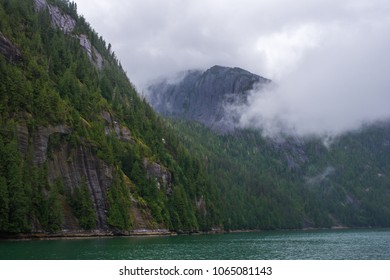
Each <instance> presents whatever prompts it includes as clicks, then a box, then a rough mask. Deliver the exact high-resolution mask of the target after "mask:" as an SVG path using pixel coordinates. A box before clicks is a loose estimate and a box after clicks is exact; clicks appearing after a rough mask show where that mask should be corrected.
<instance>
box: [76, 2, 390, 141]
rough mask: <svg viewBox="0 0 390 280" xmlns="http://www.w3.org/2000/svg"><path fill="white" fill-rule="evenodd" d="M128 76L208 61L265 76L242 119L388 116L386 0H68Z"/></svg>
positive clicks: (325, 124)
mask: <svg viewBox="0 0 390 280" xmlns="http://www.w3.org/2000/svg"><path fill="white" fill-rule="evenodd" d="M75 2H76V3H77V5H78V11H79V13H80V14H82V15H84V16H85V18H86V19H87V21H88V22H90V23H91V25H92V27H93V28H94V29H95V30H96V31H97V32H98V33H99V34H100V35H102V36H103V37H104V38H105V40H106V42H110V43H111V44H112V46H113V50H114V51H115V53H116V54H117V56H118V58H119V59H120V61H121V63H122V65H123V67H124V68H125V70H126V71H127V74H128V76H129V78H130V80H131V81H132V82H133V83H134V84H135V85H136V86H137V88H138V89H139V90H140V91H142V88H143V87H144V85H145V83H147V82H148V81H150V80H153V79H155V78H158V77H161V76H165V75H171V74H173V73H175V72H178V71H182V70H187V69H193V68H201V69H207V68H209V67H211V66H213V65H215V64H219V65H223V66H232V67H233V66H237V67H241V68H244V69H246V70H249V71H251V72H253V73H256V74H259V75H262V76H264V77H267V78H271V79H273V80H274V81H275V83H276V84H277V86H276V87H274V88H273V89H272V90H269V91H267V92H265V93H264V92H263V93H258V92H255V91H254V92H253V94H252V96H251V101H252V106H250V107H249V108H245V110H244V112H245V113H243V116H242V124H243V125H244V126H248V125H249V126H261V127H265V128H266V129H268V130H269V131H270V133H272V130H275V128H277V127H279V126H278V125H277V124H279V123H282V124H283V127H288V128H289V129H291V130H294V131H296V132H297V133H299V134H306V133H339V132H341V131H344V130H345V129H354V128H357V127H358V126H359V125H360V124H361V123H362V122H366V121H368V122H370V121H373V120H376V119H381V118H386V117H389V116H390V106H389V104H390V92H389V89H390V75H389V74H390V1H388V0H344V1H343V0H317V1H314V0H295V1H287V0H286V1H282V0H272V1H271V0H268V1H265V0H264V1H263V0H237V1H233V0H191V1H190V0H164V1H156V0H110V1H107V0H76V1H75Z"/></svg>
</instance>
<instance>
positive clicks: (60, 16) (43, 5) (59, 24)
mask: <svg viewBox="0 0 390 280" xmlns="http://www.w3.org/2000/svg"><path fill="white" fill-rule="evenodd" d="M34 3H35V8H36V10H37V11H42V10H45V9H47V11H48V12H49V15H50V19H51V23H52V25H53V26H54V27H56V28H58V29H60V30H61V31H62V32H64V33H65V34H69V35H73V36H75V37H77V38H78V39H79V41H80V46H81V47H82V48H83V49H84V50H85V51H86V53H87V55H88V58H89V60H90V61H91V62H92V63H93V64H94V65H95V66H96V67H97V68H99V69H101V68H103V66H104V58H103V56H102V55H101V54H100V53H99V51H98V50H97V49H96V48H95V47H94V46H93V45H92V43H91V41H90V40H89V39H88V36H87V35H85V34H80V35H77V34H72V31H73V30H74V29H75V28H76V24H77V22H76V20H75V19H74V18H73V17H72V16H70V15H68V14H66V13H64V12H63V11H61V10H60V9H59V8H58V7H57V6H55V5H50V4H48V3H47V1H46V0H34Z"/></svg>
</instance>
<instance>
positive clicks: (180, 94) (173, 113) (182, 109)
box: [148, 65, 270, 132]
mask: <svg viewBox="0 0 390 280" xmlns="http://www.w3.org/2000/svg"><path fill="white" fill-rule="evenodd" d="M183 74H184V76H181V77H180V79H177V81H176V83H174V82H172V80H168V79H163V80H160V81H159V82H156V83H154V84H152V85H150V86H149V87H148V93H149V94H148V100H149V102H150V103H151V105H152V106H153V107H154V108H155V110H156V111H157V112H159V113H160V114H162V115H165V116H170V117H176V118H181V119H187V120H195V121H198V122H200V123H203V124H205V125H206V126H208V127H210V128H212V129H213V130H215V131H218V132H228V131H231V130H234V128H235V125H236V121H235V119H234V116H231V115H228V114H227V112H226V110H225V108H226V105H227V104H231V103H235V104H236V103H237V104H242V103H245V102H247V97H248V94H249V92H250V91H251V90H252V89H253V88H254V87H255V86H259V87H262V86H263V85H265V84H268V83H269V82H270V80H268V79H266V78H264V77H261V76H259V75H256V74H253V73H251V72H249V71H246V70H244V69H241V68H238V67H225V66H220V65H215V66H213V67H211V68H209V69H207V70H205V71H186V72H183Z"/></svg>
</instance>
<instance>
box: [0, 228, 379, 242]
mask: <svg viewBox="0 0 390 280" xmlns="http://www.w3.org/2000/svg"><path fill="white" fill-rule="evenodd" d="M354 229H386V227H356V228H355V227H345V226H334V227H330V228H312V227H310V228H301V229H274V230H264V229H243V230H220V229H219V230H215V229H214V230H210V231H194V232H183V231H178V232H176V231H170V230H168V229H155V230H150V229H138V230H132V231H125V232H121V231H115V232H114V231H99V230H94V231H62V232H57V233H48V232H35V233H18V234H4V235H0V241H17V240H20V241H23V240H55V239H64V240H65V239H87V238H109V237H148V236H150V237H153V236H179V235H202V234H205V235H207V234H229V233H246V232H248V233H250V232H273V231H287V230H288V231H302V232H306V231H319V230H354Z"/></svg>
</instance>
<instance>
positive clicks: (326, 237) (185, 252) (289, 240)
mask: <svg viewBox="0 0 390 280" xmlns="http://www.w3.org/2000/svg"><path fill="white" fill-rule="evenodd" d="M0 259H2V260H16V259H26V260H29V259H36V260H56V259H60V260H85V259H87V260H96V259H104V260H113V259H116V260H118V259H121V260H131V259H138V260H147V259H166V260H172V259H178V260H188V259H189V260H204V259H212V260H228V259H239V260H244V259H250V260H257V259H271V260H291V259H292V260H303V259H309V260H318V259H324V260H343V259H350V260H355V259H358V260H359V259H361V260H371V259H374V260H389V259H390V229H382V230H369V229H367V230H326V231H325V230H321V231H277V232H251V233H230V234H216V235H192V236H165V237H115V238H95V239H93V238H91V239H78V240H76V239H74V240H32V241H0Z"/></svg>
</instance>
